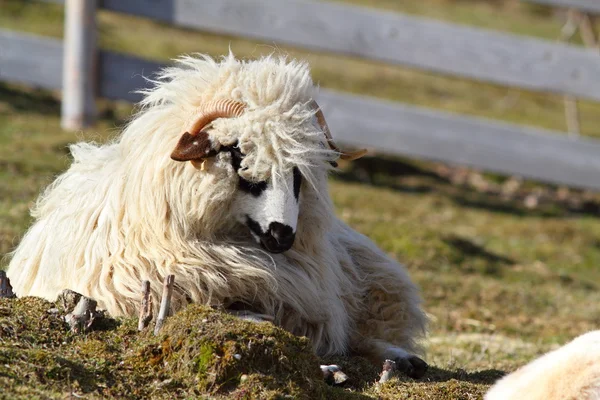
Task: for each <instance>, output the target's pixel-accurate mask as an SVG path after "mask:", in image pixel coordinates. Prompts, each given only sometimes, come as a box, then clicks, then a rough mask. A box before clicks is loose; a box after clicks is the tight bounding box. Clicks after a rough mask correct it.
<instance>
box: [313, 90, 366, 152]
mask: <svg viewBox="0 0 600 400" xmlns="http://www.w3.org/2000/svg"><path fill="white" fill-rule="evenodd" d="M310 106H311V107H312V108H313V109H314V110H316V113H315V116H316V117H317V122H318V123H319V126H320V127H321V129H322V130H323V133H324V134H325V138H326V139H327V144H329V147H331V149H332V150H335V151H336V152H338V153H339V154H340V158H341V159H342V160H350V161H352V160H356V159H359V158H361V157H362V156H364V155H365V154H367V149H361V150H357V151H351V152H347V151H342V150H340V148H339V147H338V146H337V145H336V144H335V142H334V141H333V137H332V136H331V131H330V130H329V126H328V125H327V121H325V116H324V115H323V111H321V107H319V104H317V102H316V101H314V100H312V101H311V102H310Z"/></svg>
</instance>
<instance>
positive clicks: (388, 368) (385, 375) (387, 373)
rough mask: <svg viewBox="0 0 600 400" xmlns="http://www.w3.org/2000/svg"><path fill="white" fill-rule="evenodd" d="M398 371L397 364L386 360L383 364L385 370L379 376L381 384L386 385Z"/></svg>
mask: <svg viewBox="0 0 600 400" xmlns="http://www.w3.org/2000/svg"><path fill="white" fill-rule="evenodd" d="M395 371H396V362H395V361H392V360H385V362H384V363H383V370H382V371H381V375H379V383H384V382H387V381H389V380H390V379H391V378H392V376H394V372H395Z"/></svg>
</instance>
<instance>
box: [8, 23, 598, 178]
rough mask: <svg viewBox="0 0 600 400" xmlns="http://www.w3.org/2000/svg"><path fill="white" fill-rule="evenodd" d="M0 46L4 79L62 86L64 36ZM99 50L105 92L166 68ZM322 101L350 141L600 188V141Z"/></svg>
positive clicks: (328, 95)
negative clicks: (2, 50)
mask: <svg viewBox="0 0 600 400" xmlns="http://www.w3.org/2000/svg"><path fill="white" fill-rule="evenodd" d="M0 48H4V49H7V48H8V49H9V51H8V52H6V54H3V59H2V66H3V68H0V79H1V80H10V81H18V82H21V83H25V84H31V85H36V86H41V87H44V88H48V89H60V88H61V80H62V71H61V66H62V59H63V58H62V57H63V54H62V51H63V50H62V44H61V42H60V41H57V40H53V39H48V38H40V37H37V36H33V35H25V34H16V33H14V32H10V31H3V30H0ZM11 48H13V49H16V48H18V49H19V51H12V52H11V51H10V49H11ZM5 55H8V57H4V56H5ZM99 57H100V60H101V61H100V65H99V71H98V72H99V80H98V81H99V82H100V87H99V93H100V95H101V96H103V97H106V98H109V99H121V100H127V101H137V100H139V95H137V94H136V93H135V90H137V89H140V88H144V87H147V85H148V83H147V81H146V80H145V79H144V76H150V75H151V74H152V72H153V71H157V70H158V69H159V68H160V67H161V64H158V63H155V62H151V61H146V60H142V59H139V58H137V57H133V56H128V55H122V54H117V53H112V52H105V51H103V52H100V55H99ZM42 65H43V67H42ZM42 72H43V74H44V75H43V79H40V77H39V76H38V73H42ZM318 100H319V103H320V104H321V106H322V108H323V110H324V112H325V114H326V115H327V119H328V122H329V124H330V126H331V129H332V131H333V132H334V135H335V137H336V139H337V140H340V141H342V142H345V143H348V144H354V145H357V146H367V147H369V148H372V149H375V150H378V151H380V152H383V153H390V154H402V155H408V156H418V157H422V158H426V159H431V160H438V161H445V162H451V163H460V164H465V165H470V166H475V167H478V168H483V169H486V170H489V171H495V172H499V173H505V174H517V175H521V176H524V177H528V178H534V179H539V180H542V181H548V182H554V183H562V184H567V185H571V186H575V187H581V188H589V189H600V173H598V171H600V157H599V156H598V155H600V141H595V140H590V139H585V138H569V137H567V136H566V135H564V134H560V133H558V132H551V131H547V130H543V129H535V128H525V127H522V126H518V125H512V124H504V123H498V122H492V121H490V120H486V119H478V118H470V117H465V116H460V115H455V114H450V113H443V112H438V111H432V110H427V109H424V108H419V107H412V106H406V105H401V104H398V103H394V102H386V101H380V100H375V99H370V98H365V97H360V96H353V95H348V94H342V93H338V92H334V91H328V90H321V93H320V96H319V99H318Z"/></svg>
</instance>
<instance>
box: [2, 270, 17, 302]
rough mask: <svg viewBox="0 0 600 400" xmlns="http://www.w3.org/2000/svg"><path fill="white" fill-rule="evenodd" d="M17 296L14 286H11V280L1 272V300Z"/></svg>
mask: <svg viewBox="0 0 600 400" xmlns="http://www.w3.org/2000/svg"><path fill="white" fill-rule="evenodd" d="M13 297H17V296H15V294H14V293H13V290H12V286H10V279H8V276H6V272H4V271H0V298H6V299H10V298H13Z"/></svg>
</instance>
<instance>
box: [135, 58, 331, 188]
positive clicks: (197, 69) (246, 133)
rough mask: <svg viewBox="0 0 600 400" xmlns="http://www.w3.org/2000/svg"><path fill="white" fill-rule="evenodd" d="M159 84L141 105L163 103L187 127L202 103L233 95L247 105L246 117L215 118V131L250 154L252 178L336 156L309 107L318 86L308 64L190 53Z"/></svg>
mask: <svg viewBox="0 0 600 400" xmlns="http://www.w3.org/2000/svg"><path fill="white" fill-rule="evenodd" d="M154 83H155V87H154V88H153V89H150V90H148V91H145V92H144V93H145V94H146V97H145V99H144V100H143V102H142V105H144V106H150V107H151V106H161V108H163V110H164V111H165V112H166V113H167V114H168V115H169V118H170V119H171V120H173V121H178V123H179V122H181V125H185V126H188V125H189V124H188V123H187V122H189V121H190V120H192V119H193V118H194V116H195V113H196V112H197V107H198V106H199V105H200V104H202V103H205V102H209V101H212V100H217V99H233V100H236V101H240V102H243V103H244V104H246V105H247V110H246V112H245V113H244V114H243V115H242V116H241V117H238V118H231V119H218V120H216V121H214V122H213V124H212V129H211V130H210V132H211V135H212V136H214V137H215V138H216V139H217V140H218V141H219V142H220V143H222V144H225V145H227V144H232V143H234V142H237V143H238V144H239V146H240V147H241V150H242V152H243V153H244V154H246V157H245V159H244V161H243V164H242V166H243V167H246V168H247V170H245V171H243V172H242V174H246V175H248V178H252V179H265V178H267V177H269V176H270V175H271V174H272V173H273V172H277V170H279V171H285V170H289V169H290V168H291V167H293V166H298V167H299V168H300V169H301V171H302V172H303V174H304V173H306V172H307V171H308V170H309V169H310V168H311V167H313V166H325V165H326V163H325V162H324V161H327V160H330V159H332V158H333V155H332V152H331V151H330V150H329V149H327V148H326V146H325V140H324V137H323V133H322V132H321V129H320V128H319V127H318V124H316V120H315V118H314V111H313V110H311V109H310V107H309V106H308V103H309V102H310V101H311V100H312V99H314V98H315V95H316V88H315V85H314V84H313V81H312V79H311V77H310V69H309V67H308V65H307V64H306V63H303V62H298V61H296V60H289V59H286V58H285V57H275V56H268V57H263V58H260V59H258V60H252V61H242V60H238V59H236V58H235V57H234V56H233V54H229V55H228V56H226V57H223V58H222V59H221V60H220V61H216V60H214V59H212V58H210V57H208V56H203V55H197V56H186V57H182V58H180V59H179V60H178V61H177V62H176V64H175V66H173V67H170V68H167V69H165V70H164V71H163V73H162V74H161V75H160V76H159V78H158V79H157V80H156V81H154ZM186 121H187V122H186ZM173 134H174V135H179V134H180V132H178V130H173ZM171 140H172V141H175V140H176V138H175V136H174V137H173V138H172V139H171Z"/></svg>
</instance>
